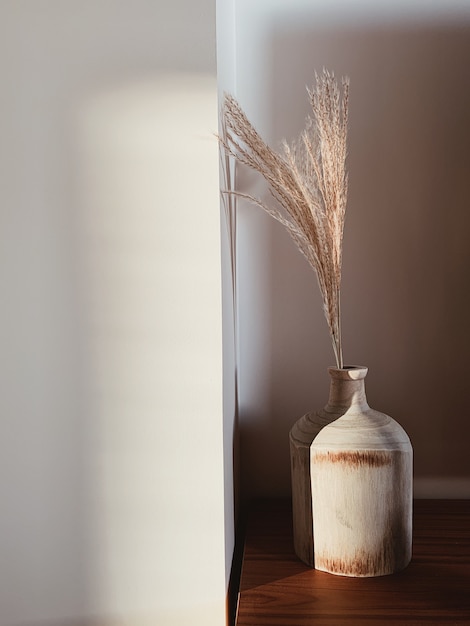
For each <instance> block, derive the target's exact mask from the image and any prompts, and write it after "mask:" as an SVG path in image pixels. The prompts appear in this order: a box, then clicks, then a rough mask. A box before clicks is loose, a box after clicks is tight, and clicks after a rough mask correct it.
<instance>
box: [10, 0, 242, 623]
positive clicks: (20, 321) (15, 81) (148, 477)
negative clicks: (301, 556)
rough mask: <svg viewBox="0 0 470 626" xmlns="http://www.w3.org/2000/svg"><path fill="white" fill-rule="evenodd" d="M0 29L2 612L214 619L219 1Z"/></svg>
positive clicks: (48, 11)
mask: <svg viewBox="0 0 470 626" xmlns="http://www.w3.org/2000/svg"><path fill="white" fill-rule="evenodd" d="M0 31H1V32H0V42H1V44H0V45H1V46H2V54H0V68H1V69H0V80H1V84H0V89H1V98H0V100H1V102H2V112H1V117H0V136H1V138H2V139H1V144H2V146H1V159H2V162H1V167H0V171H1V175H2V183H1V186H0V198H1V202H0V237H1V245H0V255H1V257H0V258H1V262H0V275H1V282H0V284H1V293H2V306H1V307H0V332H1V359H0V367H1V376H0V379H1V381H2V385H1V386H2V393H1V394H0V415H1V422H2V434H1V437H0V467H1V471H0V508H1V513H0V554H1V555H2V556H1V562H0V624H1V625H2V626H15V625H19V624H29V625H31V624H42V625H45V624H47V625H48V626H49V625H51V624H57V625H61V626H62V625H63V624H75V623H80V624H88V623H90V624H91V623H93V624H97V623H99V624H100V625H104V624H108V623H109V624H119V625H120V626H123V625H125V624H128V625H129V626H143V625H144V624H145V625H146V626H150V625H152V626H154V625H155V624H159V625H162V626H169V625H170V624H178V625H180V624H189V623H191V624H201V625H204V626H207V625H213V626H220V624H223V623H224V621H225V600H226V586H227V581H228V572H229V569H230V561H231V553H232V549H233V512H232V482H233V480H232V476H231V464H230V463H227V465H226V469H225V474H224V458H223V423H222V420H223V412H222V407H223V405H222V327H221V325H222V319H221V318H222V315H221V296H222V294H221V272H220V220H219V191H218V147H217V142H216V140H215V138H214V136H213V133H214V132H215V131H216V130H217V86H216V78H215V2H212V0H207V1H205V0H198V1H196V2H194V0H191V1H176V2H168V3H160V2H154V1H153V0H148V1H146V0H136V1H132V2H129V1H127V0H117V1H114V2H104V1H101V0H93V1H87V0H85V1H84V0H77V1H74V0H72V1H68V2H63V1H60V0H30V1H19V2H1V3H0ZM230 424H233V416H232V419H231V422H230ZM232 428H233V426H232ZM232 428H230V427H226V428H225V431H226V438H225V440H226V447H227V450H228V458H229V459H231V439H230V437H231V436H232Z"/></svg>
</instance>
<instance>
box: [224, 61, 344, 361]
mask: <svg viewBox="0 0 470 626" xmlns="http://www.w3.org/2000/svg"><path fill="white" fill-rule="evenodd" d="M307 93H308V97H309V100H310V105H311V108H312V112H313V116H312V117H308V118H307V121H306V126H305V129H304V131H303V132H302V133H301V135H300V137H299V138H298V139H297V141H295V142H294V143H293V144H291V145H289V144H288V143H287V142H286V141H284V142H283V143H282V146H281V148H282V149H281V151H280V152H276V151H274V150H272V149H271V148H270V147H269V146H268V145H267V144H266V143H265V142H264V140H263V139H262V138H261V136H260V135H259V134H258V132H257V131H256V130H255V128H254V127H253V125H252V124H251V123H250V121H249V120H248V118H247V116H246V115H245V113H244V112H243V110H242V108H241V107H240V105H239V104H238V102H237V101H236V100H235V98H234V97H233V96H231V95H225V98H224V103H223V108H222V133H221V136H220V137H219V141H220V142H221V144H222V145H223V147H224V149H225V152H226V154H227V155H229V156H231V157H233V158H235V159H236V161H238V162H239V163H242V164H244V165H246V166H248V167H250V168H252V169H253V170H255V171H257V172H259V173H260V174H261V175H262V176H263V178H264V179H265V181H266V182H267V183H268V186H269V189H270V192H271V194H272V196H273V198H274V199H275V201H276V202H275V206H274V207H272V206H269V205H267V204H266V203H265V202H262V201H261V200H260V199H258V198H254V197H253V196H250V195H248V194H244V193H242V192H238V191H234V190H230V189H227V190H225V193H227V194H229V195H234V196H237V197H242V198H246V199H248V200H250V201H251V202H253V203H254V204H256V205H258V206H259V207H261V208H262V209H264V210H265V211H266V212H267V213H268V214H269V215H271V216H272V217H273V218H275V219H276V220H277V221H278V222H280V223H281V224H283V226H284V227H285V228H286V229H287V231H288V233H289V234H290V236H291V237H292V239H293V240H294V242H295V244H296V245H297V247H298V249H299V250H300V252H301V253H302V254H303V255H304V257H305V258H306V259H307V261H308V263H309V264H310V265H311V267H312V268H313V269H314V270H315V272H316V275H317V278H318V283H319V286H320V291H321V295H322V298H323V306H324V312H325V317H326V320H327V323H328V328H329V331H330V336H331V340H332V344H333V350H334V354H335V359H336V365H337V367H338V368H342V367H343V353H342V344H341V313H340V288H341V263H342V243H343V228H344V217H345V210H346V199H347V188H348V177H347V172H346V139H347V123H348V94H349V80H348V79H347V78H343V80H342V93H341V90H340V87H339V86H338V83H337V81H336V79H335V77H334V75H333V74H331V73H329V72H328V71H327V70H323V72H322V74H321V75H318V74H315V86H314V87H313V88H312V89H311V90H309V89H307ZM277 207H279V208H277Z"/></svg>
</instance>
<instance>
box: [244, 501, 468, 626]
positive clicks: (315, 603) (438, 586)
mask: <svg viewBox="0 0 470 626" xmlns="http://www.w3.org/2000/svg"><path fill="white" fill-rule="evenodd" d="M236 624H237V626H258V625H260V626H261V625H263V626H281V625H282V626H322V625H323V624H324V625H329V626H333V625H334V626H343V625H353V626H354V625H361V626H373V625H377V626H378V625H380V624H387V625H389V624H401V625H403V626H413V625H415V624H419V625H421V626H422V625H423V624H442V625H450V624H459V625H461V624H467V625H469V626H470V500H416V501H415V502H414V514H413V558H412V561H411V563H410V565H409V566H408V567H407V568H406V569H405V570H403V571H402V572H399V573H398V574H394V575H392V576H382V577H378V578H347V577H343V576H335V575H332V574H327V573H324V572H320V571H316V570H314V569H310V568H309V567H307V566H306V565H304V564H303V563H302V562H301V561H300V560H299V559H298V558H297V557H296V555H295V553H294V549H293V542H292V514H291V507H290V502H289V501H288V500H265V501H255V502H253V503H252V505H251V507H250V510H249V514H248V518H247V526H246V538H245V548H244V556H243V564H242V573H241V581H240V595H239V604H238V615H237V621H236Z"/></svg>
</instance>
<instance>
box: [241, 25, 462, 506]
mask: <svg viewBox="0 0 470 626" xmlns="http://www.w3.org/2000/svg"><path fill="white" fill-rule="evenodd" d="M469 58H470V25H469V24H468V23H467V24H465V23H464V24H461V25H458V26H457V25H453V24H449V25H446V24H442V23H439V24H428V25H425V26H422V27H418V26H413V27H409V28H408V27H406V26H404V25H400V24H397V25H396V26H393V24H392V25H390V24H387V25H383V26H381V25H378V24H376V25H370V26H366V27H362V28H361V27H357V28H354V27H353V28H340V27H335V28H331V29H329V28H320V27H319V28H318V29H315V28H313V29H308V28H307V27H306V26H302V27H295V28H294V27H292V28H289V27H286V25H283V26H282V27H279V28H278V29H277V30H276V31H275V32H273V33H272V39H271V57H270V60H271V75H270V77H269V79H270V82H269V79H267V81H266V85H269V87H267V89H268V88H269V89H270V93H269V95H268V97H267V98H266V100H268V101H269V102H270V109H269V110H270V112H271V115H272V126H271V134H270V137H268V138H267V139H268V140H269V141H270V143H271V145H277V144H278V142H279V141H280V140H281V139H282V138H283V137H286V138H287V139H288V140H289V141H290V140H291V139H293V138H294V137H296V136H297V135H298V133H299V132H300V131H301V129H302V128H303V125H304V119H305V116H306V115H307V114H308V113H309V110H308V107H309V105H308V101H307V97H306V92H305V91H304V88H305V85H311V84H312V83H313V78H314V76H313V75H314V71H315V70H317V71H319V70H321V69H322V67H323V66H324V67H327V68H328V69H330V70H333V71H334V72H335V74H336V75H337V76H342V75H348V76H349V77H350V79H351V91H350V132H349V155H350V156H349V161H348V164H349V172H350V191H349V204H348V211H347V217H346V228H345V239H344V261H343V263H344V267H343V294H342V310H343V338H344V354H345V360H346V362H348V363H352V364H365V365H367V366H368V367H369V375H368V380H367V382H368V386H367V393H368V399H369V402H370V404H371V406H373V407H374V408H377V409H379V410H382V411H384V412H386V413H389V414H390V415H392V416H393V417H394V418H395V419H397V420H398V421H399V422H400V423H401V424H402V425H403V426H404V427H405V429H406V430H407V432H408V433H409V435H410V438H411V440H412V442H413V445H414V452H415V475H416V476H433V475H435V476H441V477H456V476H460V477H467V478H470V477H469V467H468V460H467V451H466V441H467V440H468V437H469V435H470V427H469V425H468V420H467V417H466V413H467V407H466V393H465V389H466V387H467V381H466V371H465V370H466V362H465V361H466V358H467V353H468V350H469V348H470V331H469V327H468V324H467V316H468V305H469V301H470V296H469V290H468V275H469V273H470V248H469V246H468V232H469V231H470V213H469V210H468V208H469V205H468V176H469V172H470V152H469V150H468V146H469V145H470V115H469V111H470V73H469V72H468V59H469ZM270 233H271V240H270V250H269V254H270V258H271V259H272V269H271V272H272V284H271V287H270V305H269V309H270V311H271V312H272V318H271V324H272V327H271V333H270V336H271V337H272V346H271V350H272V362H271V364H270V366H271V368H272V369H271V378H270V382H271V389H270V395H269V404H270V410H269V420H268V421H269V425H268V426H269V428H270V431H269V432H270V433H271V434H270V436H269V438H267V437H266V425H265V424H264V425H263V428H257V425H256V423H255V422H253V421H252V420H251V421H250V422H249V421H248V420H247V419H242V420H241V424H242V427H243V428H244V430H242V433H241V439H242V444H243V445H244V449H243V451H242V454H243V458H244V464H243V465H244V476H245V484H247V485H248V484H249V483H250V484H251V485H253V484H254V485H255V486H256V489H257V490H258V492H259V493H262V494H268V493H273V492H274V493H282V494H285V493H287V492H288V491H289V489H290V485H289V480H290V477H289V453H288V431H289V429H290V428H291V426H292V424H293V422H294V421H295V420H296V419H297V418H298V417H300V416H301V415H302V414H303V413H304V412H306V411H307V410H310V409H312V408H318V407H320V406H322V405H323V404H325V402H326V399H327V397H326V394H327V385H328V380H327V378H328V376H327V374H326V367H327V366H328V365H329V364H330V363H331V362H332V361H333V353H332V351H331V349H330V352H329V353H328V355H327V360H326V361H325V360H324V355H325V354H326V352H325V345H326V343H325V342H327V341H328V332H327V328H326V325H325V322H324V321H323V320H322V319H321V316H322V312H321V301H320V296H319V293H318V288H317V285H316V279H315V277H314V276H313V274H312V273H311V272H310V271H309V268H308V267H307V265H306V263H305V262H304V260H303V259H302V257H301V255H300V254H298V253H297V251H296V249H295V247H294V245H293V244H292V242H291V240H290V238H289V237H288V235H287V234H286V233H285V232H284V231H283V230H282V228H278V226H277V225H274V226H271V227H270ZM313 291H314V292H315V293H314V294H312V292H313ZM320 335H322V337H321V338H320ZM323 335H324V337H325V340H324V339H323ZM319 338H320V339H319ZM318 341H321V345H319V344H318ZM306 372H308V378H307V377H306ZM316 377H319V378H321V377H324V379H325V380H324V381H323V380H322V381H321V383H314V382H313V380H314V378H316ZM309 379H311V380H312V383H310V382H309ZM315 385H317V386H316V387H315ZM247 423H248V424H249V426H248V427H247V426H243V425H244V424H247ZM266 439H269V441H268V442H267V444H266V443H262V442H263V440H266ZM260 446H261V449H262V447H263V446H264V447H265V450H266V448H269V450H268V452H267V453H265V454H264V455H263V454H262V453H261V454H260V452H259V450H260ZM268 455H269V456H268ZM273 458H276V463H275V464H274V463H273V462H272V459H273ZM274 465H275V466H276V467H273V466H274ZM252 491H253V490H252Z"/></svg>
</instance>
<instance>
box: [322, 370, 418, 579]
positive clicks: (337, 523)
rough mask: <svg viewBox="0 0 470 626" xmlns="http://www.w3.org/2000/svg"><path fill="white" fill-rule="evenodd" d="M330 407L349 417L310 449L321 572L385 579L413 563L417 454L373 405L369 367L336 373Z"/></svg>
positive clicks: (395, 425)
mask: <svg viewBox="0 0 470 626" xmlns="http://www.w3.org/2000/svg"><path fill="white" fill-rule="evenodd" d="M329 373H330V376H331V387H330V398H329V402H328V405H327V408H328V407H330V409H329V410H330V411H331V412H336V413H341V417H339V418H338V419H337V420H335V421H334V422H331V423H330V424H327V425H326V426H324V427H323V428H322V429H321V430H320V432H319V433H318V434H317V435H316V437H315V439H314V440H313V443H312V444H311V446H310V472H311V486H312V502H313V544H314V566H315V569H318V570H322V571H325V572H330V573H332V574H339V575H343V576H357V577H359V576H362V577H365V576H383V575H385V574H392V573H394V572H397V571H399V570H401V569H403V568H405V567H406V566H407V565H408V563H409V562H410V560H411V548H412V498H413V467H412V465H413V451H412V447H411V443H410V440H409V438H408V435H407V434H406V432H405V431H404V430H403V428H402V427H401V426H400V425H399V424H398V423H397V422H396V421H395V420H393V419H392V418H391V417H389V416H388V415H385V414H384V413H380V412H379V411H374V410H373V409H371V408H370V407H369V405H368V404H367V399H366V394H365V386H364V379H365V377H366V374H367V368H366V367H352V368H344V369H337V368H329Z"/></svg>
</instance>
